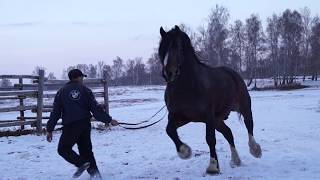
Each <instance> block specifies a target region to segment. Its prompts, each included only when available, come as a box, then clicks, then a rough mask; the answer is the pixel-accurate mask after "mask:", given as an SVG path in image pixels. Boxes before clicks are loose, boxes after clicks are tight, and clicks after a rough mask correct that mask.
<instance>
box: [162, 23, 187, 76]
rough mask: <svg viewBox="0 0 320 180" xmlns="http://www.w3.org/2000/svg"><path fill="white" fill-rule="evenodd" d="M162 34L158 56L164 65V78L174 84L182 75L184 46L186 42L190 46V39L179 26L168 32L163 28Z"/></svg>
mask: <svg viewBox="0 0 320 180" xmlns="http://www.w3.org/2000/svg"><path fill="white" fill-rule="evenodd" d="M160 34H161V41H160V46H159V51H158V54H159V57H160V60H161V63H162V76H163V77H164V78H165V80H166V81H167V82H172V81H174V80H175V79H177V78H178V76H179V75H180V70H181V69H180V68H181V66H182V64H183V61H184V46H185V44H186V42H187V43H189V44H190V39H189V37H188V35H187V34H186V33H184V32H183V31H181V30H180V28H179V27H178V26H177V25H176V26H175V27H174V28H173V29H171V30H170V31H168V32H166V31H165V30H164V29H163V28H162V27H161V28H160Z"/></svg>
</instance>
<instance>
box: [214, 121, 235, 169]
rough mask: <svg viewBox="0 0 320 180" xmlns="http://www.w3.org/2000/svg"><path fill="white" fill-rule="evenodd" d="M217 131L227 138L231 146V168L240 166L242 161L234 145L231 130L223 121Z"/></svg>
mask: <svg viewBox="0 0 320 180" xmlns="http://www.w3.org/2000/svg"><path fill="white" fill-rule="evenodd" d="M216 129H217V130H218V131H219V132H220V133H221V134H222V135H223V136H224V137H225V138H226V140H227V141H228V143H229V145H230V151H231V162H230V166H231V167H235V166H240V165H241V160H240V157H239V154H238V152H237V150H236V147H235V144H234V140H233V135H232V131H231V129H230V128H229V127H228V126H227V125H226V124H225V123H224V122H223V120H221V121H219V123H218V124H217V126H216Z"/></svg>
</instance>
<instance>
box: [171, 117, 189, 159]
mask: <svg viewBox="0 0 320 180" xmlns="http://www.w3.org/2000/svg"><path fill="white" fill-rule="evenodd" d="M178 120H179V119H177V117H175V116H174V115H173V114H171V113H169V115H168V125H167V128H166V131H167V134H168V136H169V137H170V138H171V139H172V141H173V142H174V144H175V146H176V149H177V152H178V155H179V157H180V158H182V159H188V158H190V157H191V154H192V153H191V152H192V151H191V148H190V147H189V146H188V145H186V144H185V143H183V142H182V141H181V140H180V138H179V136H178V132H177V128H178V127H180V126H182V125H181V124H179V123H177V122H178Z"/></svg>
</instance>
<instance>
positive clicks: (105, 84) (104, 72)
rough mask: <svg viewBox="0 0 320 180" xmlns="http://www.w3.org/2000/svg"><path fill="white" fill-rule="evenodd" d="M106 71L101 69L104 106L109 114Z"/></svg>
mask: <svg viewBox="0 0 320 180" xmlns="http://www.w3.org/2000/svg"><path fill="white" fill-rule="evenodd" d="M108 76H109V75H108V71H103V92H104V96H103V97H104V108H105V110H106V112H107V113H108V114H109V93H108V91H109V90H108Z"/></svg>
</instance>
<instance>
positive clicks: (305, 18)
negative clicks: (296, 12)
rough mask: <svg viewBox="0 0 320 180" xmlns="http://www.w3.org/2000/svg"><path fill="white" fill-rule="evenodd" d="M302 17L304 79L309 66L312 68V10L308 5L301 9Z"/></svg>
mask: <svg viewBox="0 0 320 180" xmlns="http://www.w3.org/2000/svg"><path fill="white" fill-rule="evenodd" d="M300 14H301V18H302V28H303V29H302V60H303V61H302V69H303V70H302V71H303V80H305V76H306V74H307V71H308V68H310V37H311V26H312V24H311V20H312V19H311V11H310V9H309V8H308V7H304V8H303V9H301V10H300Z"/></svg>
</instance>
